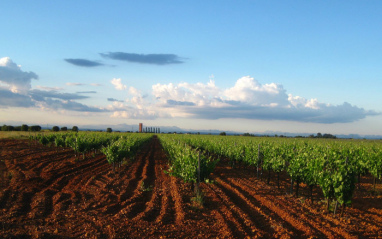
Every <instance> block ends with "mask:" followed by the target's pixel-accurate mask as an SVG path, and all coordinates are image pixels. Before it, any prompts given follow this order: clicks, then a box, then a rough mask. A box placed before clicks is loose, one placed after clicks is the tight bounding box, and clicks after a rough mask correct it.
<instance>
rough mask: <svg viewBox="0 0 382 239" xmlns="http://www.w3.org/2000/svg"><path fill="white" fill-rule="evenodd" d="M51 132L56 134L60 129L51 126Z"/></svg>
mask: <svg viewBox="0 0 382 239" xmlns="http://www.w3.org/2000/svg"><path fill="white" fill-rule="evenodd" d="M52 131H53V132H58V131H60V128H59V127H58V126H53V128H52Z"/></svg>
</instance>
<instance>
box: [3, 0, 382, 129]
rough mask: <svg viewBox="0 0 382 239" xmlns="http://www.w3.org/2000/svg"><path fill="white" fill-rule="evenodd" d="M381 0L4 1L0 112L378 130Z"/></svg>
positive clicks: (91, 120) (64, 121) (188, 124)
mask: <svg viewBox="0 0 382 239" xmlns="http://www.w3.org/2000/svg"><path fill="white" fill-rule="evenodd" d="M381 12H382V2H380V1H235V2H234V1H219V2H216V1H188V2H186V1H65V2H57V1H49V2H47V1H26V2H16V1H2V7H1V10H0V31H1V32H2V34H1V37H0V59H1V60H0V123H27V124H42V125H44V124H57V125H60V126H70V125H89V124H93V125H97V124H102V125H104V124H109V125H110V126H113V125H116V124H121V123H126V124H138V123H139V122H143V123H144V124H145V125H150V126H179V127H182V128H185V129H217V130H236V131H243V132H264V131H268V130H274V131H284V132H302V133H303V132H307V133H317V132H322V133H333V134H348V133H357V134H379V135H382V116H381V112H382V106H381V104H380V102H382V95H381V94H380V89H382V83H381V82H382V79H381V77H382V67H381V66H382V31H381V29H382V15H381V14H380V13H381Z"/></svg>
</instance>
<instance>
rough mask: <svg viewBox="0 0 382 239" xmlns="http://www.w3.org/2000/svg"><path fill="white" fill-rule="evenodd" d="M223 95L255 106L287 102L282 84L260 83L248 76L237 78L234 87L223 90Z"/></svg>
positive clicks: (280, 104)
mask: <svg viewBox="0 0 382 239" xmlns="http://www.w3.org/2000/svg"><path fill="white" fill-rule="evenodd" d="M224 96H225V97H226V98H227V99H228V100H234V101H240V102H243V103H247V104H249V105H257V106H271V105H273V106H276V105H277V106H285V105H287V104H288V103H289V102H288V100H287V94H286V92H285V90H284V89H283V86H282V85H278V84H275V83H270V84H265V85H262V84H260V83H259V82H258V81H256V80H255V79H254V78H252V77H249V76H244V77H242V78H240V79H238V80H237V81H236V83H235V86H234V87H232V88H229V89H227V90H225V91H224Z"/></svg>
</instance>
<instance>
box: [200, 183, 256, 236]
mask: <svg viewBox="0 0 382 239" xmlns="http://www.w3.org/2000/svg"><path fill="white" fill-rule="evenodd" d="M207 187H208V188H209V189H210V190H211V192H212V194H213V195H214V198H215V199H216V200H217V202H216V203H217V205H216V208H217V210H216V213H217V215H216V219H217V220H218V224H223V225H225V226H226V227H228V232H229V234H232V236H233V237H236V238H245V237H247V236H249V235H248V233H250V234H253V235H254V233H252V232H251V230H250V229H249V228H248V225H246V223H245V220H244V219H243V218H242V217H241V216H240V213H241V212H238V210H237V207H236V206H235V205H233V203H232V202H230V199H229V198H228V196H227V195H226V194H225V193H224V192H223V191H222V190H221V189H220V188H218V187H216V186H215V185H208V186H207ZM222 219H223V221H221V220H222ZM226 229H227V228H226ZM259 234H261V235H262V234H263V233H259Z"/></svg>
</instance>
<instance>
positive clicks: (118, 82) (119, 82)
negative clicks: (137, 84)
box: [111, 78, 127, 90]
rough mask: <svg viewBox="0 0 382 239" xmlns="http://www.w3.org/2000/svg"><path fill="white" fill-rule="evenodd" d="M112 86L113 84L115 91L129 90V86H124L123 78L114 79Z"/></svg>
mask: <svg viewBox="0 0 382 239" xmlns="http://www.w3.org/2000/svg"><path fill="white" fill-rule="evenodd" d="M111 84H113V85H114V87H115V89H117V90H126V89H127V86H126V85H124V84H122V80H121V78H118V79H117V78H113V79H112V80H111Z"/></svg>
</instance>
